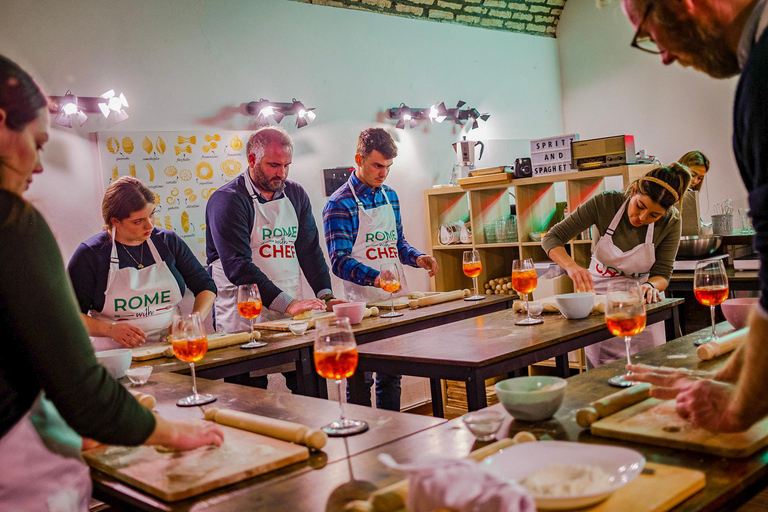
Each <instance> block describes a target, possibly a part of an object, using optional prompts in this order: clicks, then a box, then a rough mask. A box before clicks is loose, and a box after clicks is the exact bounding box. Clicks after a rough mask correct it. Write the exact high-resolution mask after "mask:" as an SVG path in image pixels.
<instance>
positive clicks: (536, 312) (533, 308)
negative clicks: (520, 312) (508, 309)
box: [528, 302, 544, 316]
mask: <svg viewBox="0 0 768 512" xmlns="http://www.w3.org/2000/svg"><path fill="white" fill-rule="evenodd" d="M528 311H530V312H531V316H541V314H542V313H543V312H544V304H534V303H532V302H529V303H528Z"/></svg>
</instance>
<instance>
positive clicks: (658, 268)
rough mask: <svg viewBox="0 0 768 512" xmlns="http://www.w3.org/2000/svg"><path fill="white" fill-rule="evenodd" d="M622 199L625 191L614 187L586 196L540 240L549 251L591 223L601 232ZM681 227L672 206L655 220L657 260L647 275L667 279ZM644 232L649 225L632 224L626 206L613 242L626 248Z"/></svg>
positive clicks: (587, 227) (643, 238)
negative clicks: (592, 195) (579, 204)
mask: <svg viewBox="0 0 768 512" xmlns="http://www.w3.org/2000/svg"><path fill="white" fill-rule="evenodd" d="M625 199H626V198H625V197H624V193H623V192H619V191H616V190H611V191H608V192H603V193H602V194H598V195H596V196H594V197H592V198H590V199H588V200H587V201H585V202H584V203H583V204H582V205H581V206H579V207H578V208H576V211H575V212H573V214H572V215H570V216H569V217H568V218H567V219H565V220H563V221H562V222H560V223H558V224H557V225H555V226H554V227H553V228H552V229H550V230H549V232H548V233H547V235H546V236H545V237H544V239H543V240H542V246H543V247H544V250H545V251H546V252H547V254H549V251H551V250H552V249H554V248H555V247H563V246H564V245H565V244H566V243H568V241H570V240H571V239H572V238H574V237H575V236H576V235H578V234H579V233H581V232H582V231H584V230H585V229H589V227H590V226H593V225H595V226H597V231H598V232H599V233H600V236H603V235H604V234H605V232H606V230H607V229H608V226H609V225H610V224H611V221H612V220H613V217H614V216H615V215H616V212H618V211H619V208H621V205H622V203H624V201H625ZM680 228H681V222H680V214H679V212H678V211H677V208H675V207H674V206H673V207H672V208H670V209H669V210H667V212H666V213H665V214H664V215H663V216H662V217H661V218H660V219H659V220H657V221H656V222H655V223H654V227H653V245H654V246H655V249H656V262H655V263H654V264H653V267H651V275H650V277H654V276H661V277H663V278H664V279H666V280H667V281H669V277H670V276H671V275H672V265H673V264H674V261H675V257H676V256H677V247H678V246H679V245H680ZM647 232H648V226H641V227H639V228H636V227H634V226H633V225H632V224H631V223H630V222H629V217H628V216H627V212H626V210H625V211H624V215H622V216H621V220H620V221H619V225H618V226H616V232H615V233H614V234H613V243H614V244H615V245H616V247H618V248H619V249H621V250H622V251H629V250H630V249H632V248H634V247H636V246H638V245H640V244H642V243H644V242H645V235H646V233H647Z"/></svg>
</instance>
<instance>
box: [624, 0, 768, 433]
mask: <svg viewBox="0 0 768 512" xmlns="http://www.w3.org/2000/svg"><path fill="white" fill-rule="evenodd" d="M622 4H623V7H624V11H625V13H626V14H627V17H628V18H629V20H630V21H631V22H632V24H633V26H634V27H635V29H636V34H635V44H634V46H637V47H639V48H640V49H645V50H646V51H649V52H650V53H656V54H659V55H661V56H662V59H663V61H664V63H665V64H671V63H672V62H674V61H675V60H678V61H680V63H681V64H683V65H686V66H692V67H694V68H696V69H698V70H701V71H703V72H705V73H707V74H708V75H710V76H713V77H715V78H725V77H730V76H734V75H736V74H738V73H739V72H741V78H740V80H739V85H738V87H737V89H736V98H735V101H734V130H733V150H734V154H735V157H736V162H737V163H738V165H739V171H740V173H741V177H742V179H743V181H744V185H745V186H746V188H747V190H748V191H749V206H750V210H751V211H750V215H751V216H752V220H753V224H754V226H755V231H756V236H755V247H756V248H757V249H758V251H759V253H760V260H761V269H760V291H761V300H760V304H759V305H758V306H757V307H756V308H755V310H754V314H752V315H751V317H750V321H749V334H748V337H747V340H746V342H745V343H743V344H742V345H741V346H740V347H739V348H738V349H737V350H736V352H735V353H734V354H733V355H732V356H731V358H730V360H729V363H728V365H726V367H725V368H723V369H722V370H720V371H719V372H718V373H717V374H716V375H715V379H714V380H700V381H698V382H691V381H689V380H688V379H685V378H680V379H678V380H677V381H676V383H675V386H676V387H677V388H678V389H677V390H670V389H669V388H668V393H667V394H666V396H664V397H663V398H672V397H673V396H674V395H675V393H676V392H677V391H680V388H684V390H682V391H681V392H680V393H679V394H678V395H677V411H678V413H679V414H681V415H682V416H683V417H687V418H689V419H690V420H691V421H692V422H693V423H694V424H695V425H698V426H701V427H704V428H706V429H707V430H711V431H725V432H736V431H741V430H745V429H747V428H748V427H749V426H750V425H752V424H753V423H755V422H756V421H758V420H759V419H761V418H762V417H764V416H765V414H766V412H767V411H768V393H766V385H765V375H766V374H767V373H768V351H766V350H765V348H764V346H765V340H766V339H768V165H766V162H767V161H768V145H766V143H765V141H766V140H767V139H768V109H766V107H765V105H766V104H768V64H766V63H768V33H767V32H768V31H766V28H767V27H768V8H766V7H767V6H768V2H767V1H766V0H757V1H755V0H732V1H730V2H721V1H719V0H693V1H691V2H663V1H661V0H622ZM662 20H663V22H660V21H662ZM651 375H652V377H651V378H650V379H649V382H653V383H659V384H660V383H661V381H657V380H655V378H656V377H658V378H660V379H667V377H666V376H665V375H663V372H657V373H655V374H651ZM654 375H655V376H654ZM732 382H733V383H735V384H730V383H732ZM667 385H668V384H667Z"/></svg>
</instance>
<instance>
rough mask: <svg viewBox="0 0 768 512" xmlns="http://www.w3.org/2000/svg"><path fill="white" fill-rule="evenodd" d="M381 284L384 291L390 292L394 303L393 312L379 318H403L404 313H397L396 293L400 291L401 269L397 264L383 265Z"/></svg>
mask: <svg viewBox="0 0 768 512" xmlns="http://www.w3.org/2000/svg"><path fill="white" fill-rule="evenodd" d="M379 283H380V284H381V289H382V290H384V291H385V292H389V300H390V301H391V302H392V310H391V311H390V312H389V313H387V314H386V315H380V316H379V318H395V317H398V316H403V314H402V313H398V312H396V311H395V298H394V293H395V292H396V291H397V290H399V289H400V268H399V266H398V265H397V263H384V264H382V265H381V273H380V274H379Z"/></svg>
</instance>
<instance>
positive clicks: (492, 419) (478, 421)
mask: <svg viewBox="0 0 768 512" xmlns="http://www.w3.org/2000/svg"><path fill="white" fill-rule="evenodd" d="M461 420H462V421H463V422H464V424H465V425H466V426H467V428H468V429H469V431H470V432H472V433H473V434H474V435H475V437H476V438H477V440H478V441H493V440H494V439H496V432H498V431H499V429H500V428H501V424H502V423H503V422H504V413H503V412H501V411H496V410H493V409H484V410H481V411H475V412H471V413H469V414H465V415H464V416H462V418H461Z"/></svg>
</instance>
